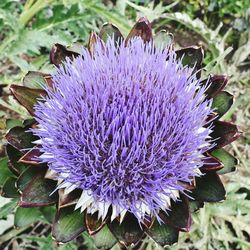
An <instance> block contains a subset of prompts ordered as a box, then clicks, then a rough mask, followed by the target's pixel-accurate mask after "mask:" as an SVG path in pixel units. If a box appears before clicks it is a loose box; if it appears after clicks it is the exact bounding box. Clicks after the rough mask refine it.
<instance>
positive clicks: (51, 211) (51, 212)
mask: <svg viewBox="0 0 250 250" xmlns="http://www.w3.org/2000/svg"><path fill="white" fill-rule="evenodd" d="M40 211H41V213H42V215H43V217H44V218H45V220H46V221H47V222H48V223H50V224H51V223H53V220H54V218H55V214H56V207H55V206H48V207H40Z"/></svg>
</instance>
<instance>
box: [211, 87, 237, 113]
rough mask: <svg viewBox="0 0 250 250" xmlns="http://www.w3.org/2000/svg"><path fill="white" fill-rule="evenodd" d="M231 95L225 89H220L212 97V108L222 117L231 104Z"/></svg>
mask: <svg viewBox="0 0 250 250" xmlns="http://www.w3.org/2000/svg"><path fill="white" fill-rule="evenodd" d="M232 104H233V96H232V95H231V94H229V93H228V92H226V91H221V92H220V93H219V94H217V95H216V96H215V97H214V98H213V103H212V108H213V109H215V112H216V113H218V118H220V117H222V116H223V115H224V114H225V113H226V112H227V111H228V110H229V109H230V108H231V106H232Z"/></svg>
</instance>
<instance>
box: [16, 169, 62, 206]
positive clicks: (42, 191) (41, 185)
mask: <svg viewBox="0 0 250 250" xmlns="http://www.w3.org/2000/svg"><path fill="white" fill-rule="evenodd" d="M55 189H56V182H55V181H52V180H48V179H44V173H43V172H38V173H37V174H36V176H34V177H33V178H32V180H31V181H30V182H29V183H28V184H26V186H25V188H24V189H23V192H22V194H21V200H20V203H19V205H20V207H42V206H49V205H52V204H55V203H56V202H57V201H58V194H57V192H54V193H53V194H52V192H53V191H54V190H55Z"/></svg>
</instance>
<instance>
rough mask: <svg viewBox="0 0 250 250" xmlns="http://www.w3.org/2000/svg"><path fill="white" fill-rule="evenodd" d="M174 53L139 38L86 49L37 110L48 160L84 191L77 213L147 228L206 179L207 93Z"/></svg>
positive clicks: (58, 76) (61, 72)
mask: <svg viewBox="0 0 250 250" xmlns="http://www.w3.org/2000/svg"><path fill="white" fill-rule="evenodd" d="M191 72H192V69H190V68H187V67H183V66H182V64H181V61H178V60H176V55H175V53H174V52H171V51H169V50H168V49H165V50H163V49H155V48H154V46H153V45H152V44H146V45H145V44H144V43H143V42H142V40H140V39H133V40H131V41H130V43H129V44H128V45H127V46H125V44H124V43H123V44H121V46H120V47H119V48H117V46H115V42H114V41H112V40H109V41H108V43H107V44H106V45H105V46H104V47H103V45H101V44H99V43H97V45H96V52H95V55H94V57H91V55H90V54H89V53H88V51H87V50H85V49H83V51H82V54H81V56H80V57H78V58H76V59H75V60H74V61H67V62H66V63H65V65H64V66H63V67H61V68H60V69H59V70H58V71H57V73H56V74H55V75H54V77H53V81H54V89H53V90H52V89H47V91H48V96H47V97H45V98H44V101H43V102H40V103H39V104H38V105H37V106H36V117H37V118H36V119H37V121H38V122H39V128H37V129H34V132H35V134H37V135H38V136H39V137H40V138H41V140H39V142H37V143H38V144H40V145H41V148H42V149H41V150H42V152H43V155H42V156H41V157H40V159H41V161H43V162H46V163H48V166H49V168H50V170H52V171H54V172H56V173H57V174H58V178H59V179H60V180H61V184H60V185H59V188H63V187H66V188H67V189H68V190H69V191H71V190H72V189H75V188H79V189H80V190H82V196H81V197H80V199H79V201H78V204H77V207H81V208H82V210H84V209H85V208H87V209H88V212H91V213H94V212H96V211H97V212H98V213H99V216H100V217H102V218H104V217H105V216H106V214H107V212H108V208H109V207H110V206H112V210H113V213H112V218H115V217H116V216H118V215H121V216H123V215H124V214H125V213H126V211H130V212H132V213H133V214H134V215H135V216H136V217H137V218H138V220H139V221H141V220H143V219H144V217H145V216H146V215H149V216H152V215H157V214H158V212H159V210H160V209H163V210H166V209H167V208H168V207H169V201H170V199H176V198H177V197H178V193H179V192H184V191H185V189H184V186H183V184H182V183H183V182H187V183H189V182H191V181H192V179H193V177H194V176H197V175H199V171H198V170H199V168H200V167H201V166H202V154H203V153H204V152H205V151H207V149H208V147H209V140H208V136H209V132H210V130H209V128H205V127H204V125H205V120H206V118H207V116H208V115H209V113H210V111H211V108H210V106H211V105H210V102H208V101H205V99H204V91H205V88H204V87H201V86H200V85H199V81H197V80H196V78H195V76H192V73H191Z"/></svg>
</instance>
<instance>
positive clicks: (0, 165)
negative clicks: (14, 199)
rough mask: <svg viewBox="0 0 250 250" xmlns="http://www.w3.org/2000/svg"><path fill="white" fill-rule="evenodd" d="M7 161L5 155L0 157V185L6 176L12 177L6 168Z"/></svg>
mask: <svg viewBox="0 0 250 250" xmlns="http://www.w3.org/2000/svg"><path fill="white" fill-rule="evenodd" d="M7 163H8V159H7V157H4V158H1V159H0V186H3V184H4V182H5V181H6V179H7V178H8V177H13V174H12V172H11V171H10V169H9V168H8V164H7Z"/></svg>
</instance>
